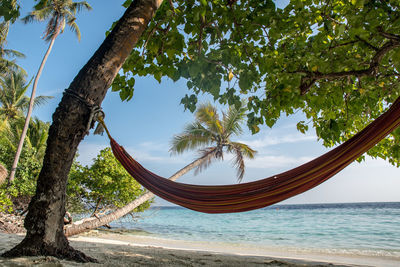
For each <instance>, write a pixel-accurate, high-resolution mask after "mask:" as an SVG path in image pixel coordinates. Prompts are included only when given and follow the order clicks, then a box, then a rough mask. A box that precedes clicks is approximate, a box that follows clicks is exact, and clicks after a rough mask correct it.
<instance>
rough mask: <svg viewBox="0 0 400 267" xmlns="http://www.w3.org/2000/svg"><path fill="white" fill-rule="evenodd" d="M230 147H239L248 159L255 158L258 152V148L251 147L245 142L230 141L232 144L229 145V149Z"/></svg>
mask: <svg viewBox="0 0 400 267" xmlns="http://www.w3.org/2000/svg"><path fill="white" fill-rule="evenodd" d="M230 147H236V148H238V149H239V150H240V151H241V153H242V154H243V156H244V157H246V158H248V159H254V157H255V156H256V154H257V151H256V150H254V149H252V148H251V147H249V146H248V145H246V144H243V143H239V142H230V146H229V147H228V150H229V149H230Z"/></svg>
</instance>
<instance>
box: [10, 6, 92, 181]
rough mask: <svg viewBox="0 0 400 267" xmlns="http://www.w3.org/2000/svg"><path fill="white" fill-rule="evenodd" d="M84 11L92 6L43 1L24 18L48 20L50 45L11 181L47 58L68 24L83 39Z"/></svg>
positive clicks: (33, 94) (15, 162) (15, 159)
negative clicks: (81, 21)
mask: <svg viewBox="0 0 400 267" xmlns="http://www.w3.org/2000/svg"><path fill="white" fill-rule="evenodd" d="M82 9H87V10H90V9H91V6H90V5H89V4H88V3H87V2H86V1H84V2H73V1H72V0H41V1H40V2H39V3H38V4H36V5H35V7H34V10H33V11H32V12H30V13H29V15H28V16H26V17H24V18H23V19H22V20H23V21H24V22H25V23H29V22H32V21H44V20H48V23H47V25H46V30H45V32H44V36H43V38H44V39H45V41H46V42H50V43H49V47H48V48H47V51H46V53H45V55H44V57H43V60H42V63H41V64H40V67H39V70H38V72H37V74H36V77H35V80H34V82H33V88H32V94H31V100H30V102H29V108H28V113H27V115H26V119H25V125H24V128H23V130H22V134H21V138H20V141H19V144H18V148H17V151H16V153H15V158H14V162H13V165H12V168H11V172H10V177H9V180H10V181H12V180H14V176H15V169H16V167H17V164H18V160H19V156H20V154H21V151H22V146H23V144H24V140H25V136H26V132H27V130H28V126H29V121H30V117H31V114H32V109H33V101H34V99H35V93H36V87H37V83H38V81H39V77H40V75H41V74H42V70H43V67H44V64H45V63H46V61H47V58H48V56H49V54H50V51H51V49H52V47H53V44H54V41H55V40H56V38H57V36H58V35H59V34H60V33H62V32H63V31H64V28H65V25H66V24H68V26H70V28H71V30H72V31H73V32H75V34H76V36H77V37H78V40H80V39H81V32H80V30H79V27H78V25H77V24H76V22H75V20H76V17H75V15H76V13H77V12H79V11H81V10H82Z"/></svg>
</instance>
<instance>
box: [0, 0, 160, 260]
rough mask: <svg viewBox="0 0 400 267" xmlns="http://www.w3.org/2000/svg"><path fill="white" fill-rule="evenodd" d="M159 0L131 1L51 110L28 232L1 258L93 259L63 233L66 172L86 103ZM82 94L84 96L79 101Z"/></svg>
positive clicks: (99, 97)
mask: <svg viewBox="0 0 400 267" xmlns="http://www.w3.org/2000/svg"><path fill="white" fill-rule="evenodd" d="M161 3H162V0H135V1H133V3H132V4H131V5H130V6H129V7H128V9H127V10H126V11H125V13H124V15H123V16H122V17H121V19H120V20H119V22H118V23H117V25H116V26H115V27H114V29H113V30H112V32H111V33H110V34H109V35H108V36H107V38H106V39H105V41H104V42H103V43H102V45H101V46H100V47H99V49H98V50H97V51H96V52H95V53H94V55H93V56H92V57H91V58H90V59H89V61H88V62H87V63H86V65H85V66H84V67H83V68H82V69H81V70H80V72H79V73H78V75H77V76H76V77H75V78H74V80H73V81H72V83H71V84H70V86H69V91H70V92H72V93H73V95H78V96H79V97H76V96H73V95H72V94H64V96H63V98H62V100H61V102H60V103H59V106H58V107H57V109H56V111H55V113H54V114H53V123H52V125H51V127H50V130H49V137H48V140H47V148H46V154H45V157H44V160H43V167H42V170H41V172H40V175H39V178H38V182H37V187H36V194H35V196H34V197H33V198H32V200H31V202H30V204H29V211H28V214H27V216H26V219H25V224H24V226H25V228H26V229H27V234H26V236H25V238H24V239H23V240H22V242H21V243H20V244H18V245H17V246H16V247H14V248H13V249H11V250H10V251H8V252H6V253H4V254H3V255H2V256H3V257H14V256H35V255H51V256H55V257H58V258H64V259H70V260H76V261H80V262H86V261H90V260H94V259H91V258H89V257H87V256H85V255H84V254H83V253H82V252H79V251H76V250H74V249H73V248H71V247H70V246H69V243H68V240H67V238H66V237H65V235H64V230H63V226H64V222H63V221H64V220H63V219H64V215H65V194H66V184H67V179H68V173H69V170H70V168H71V164H72V161H73V158H74V155H75V153H76V150H77V147H78V145H79V143H80V142H81V141H82V139H83V138H84V136H85V135H86V132H87V124H88V120H89V117H90V112H91V109H90V108H89V107H90V105H98V106H100V104H101V103H102V101H103V99H104V97H105V95H106V92H107V89H108V88H109V87H110V86H111V83H112V81H113V79H114V77H115V75H116V74H117V73H118V71H119V69H120V68H121V66H122V64H123V63H124V61H125V59H126V58H127V57H128V56H129V54H130V52H131V51H132V49H133V47H134V46H135V44H136V43H137V41H138V39H139V38H140V36H141V35H142V33H143V31H144V30H145V28H146V27H147V25H148V23H149V21H150V19H151V18H152V17H153V15H154V13H155V11H156V10H157V9H158V7H159V6H160V4H161ZM82 99H84V100H82Z"/></svg>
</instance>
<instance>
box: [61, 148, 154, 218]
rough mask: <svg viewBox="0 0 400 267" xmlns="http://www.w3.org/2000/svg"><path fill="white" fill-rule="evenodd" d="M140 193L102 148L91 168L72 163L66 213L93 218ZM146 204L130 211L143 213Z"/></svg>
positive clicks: (138, 187) (141, 192) (120, 167)
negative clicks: (79, 213)
mask: <svg viewBox="0 0 400 267" xmlns="http://www.w3.org/2000/svg"><path fill="white" fill-rule="evenodd" d="M144 192H145V190H144V189H143V188H142V187H141V185H140V184H139V183H138V182H136V180H135V179H133V178H132V176H130V175H129V174H128V172H127V171H126V170H125V169H124V168H123V167H122V165H121V163H119V162H118V161H117V160H116V159H115V157H114V156H113V154H112V151H111V149H110V148H105V149H103V150H101V151H100V152H99V154H98V155H97V157H96V158H94V159H93V164H92V165H91V166H82V165H80V164H79V163H78V162H75V163H74V165H73V167H72V168H71V172H70V174H69V179H68V186H67V197H68V201H67V210H68V211H70V212H71V211H72V212H86V213H88V212H90V214H91V216H92V217H93V216H94V217H96V216H98V215H102V214H106V213H108V212H109V211H110V210H113V209H117V208H120V207H123V206H124V205H126V204H127V203H129V202H131V201H133V200H135V199H136V198H137V197H138V196H140V195H142V194H143V193H144ZM150 203H151V201H146V202H144V203H143V204H141V205H139V206H138V207H136V208H135V209H134V210H132V212H141V211H144V210H145V209H147V208H148V207H150Z"/></svg>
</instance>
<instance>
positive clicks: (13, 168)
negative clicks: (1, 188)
mask: <svg viewBox="0 0 400 267" xmlns="http://www.w3.org/2000/svg"><path fill="white" fill-rule="evenodd" d="M59 32H60V29H58V31H57V33H55V34H54V36H53V37H52V38H51V41H50V44H49V47H48V48H47V51H46V54H44V57H43V60H42V63H41V64H40V67H39V70H38V72H37V74H36V77H35V81H34V82H33V88H32V94H31V99H30V101H29V108H28V113H27V114H26V118H25V124H24V128H23V129H22V133H21V138H20V139H19V143H18V147H17V151H16V152H15V157H14V162H13V164H12V166H11V171H10V177H9V178H8V183H11V182H12V181H13V180H14V178H15V173H16V171H17V165H18V161H19V157H20V156H21V151H22V147H23V146H24V141H25V137H26V133H27V131H28V127H29V122H30V120H31V115H32V110H33V104H34V101H35V94H36V88H37V84H38V81H39V78H40V75H42V70H43V67H44V64H46V61H47V58H48V57H49V55H50V52H51V49H52V48H53V45H54V41H55V40H56V38H57V36H58V34H59Z"/></svg>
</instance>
